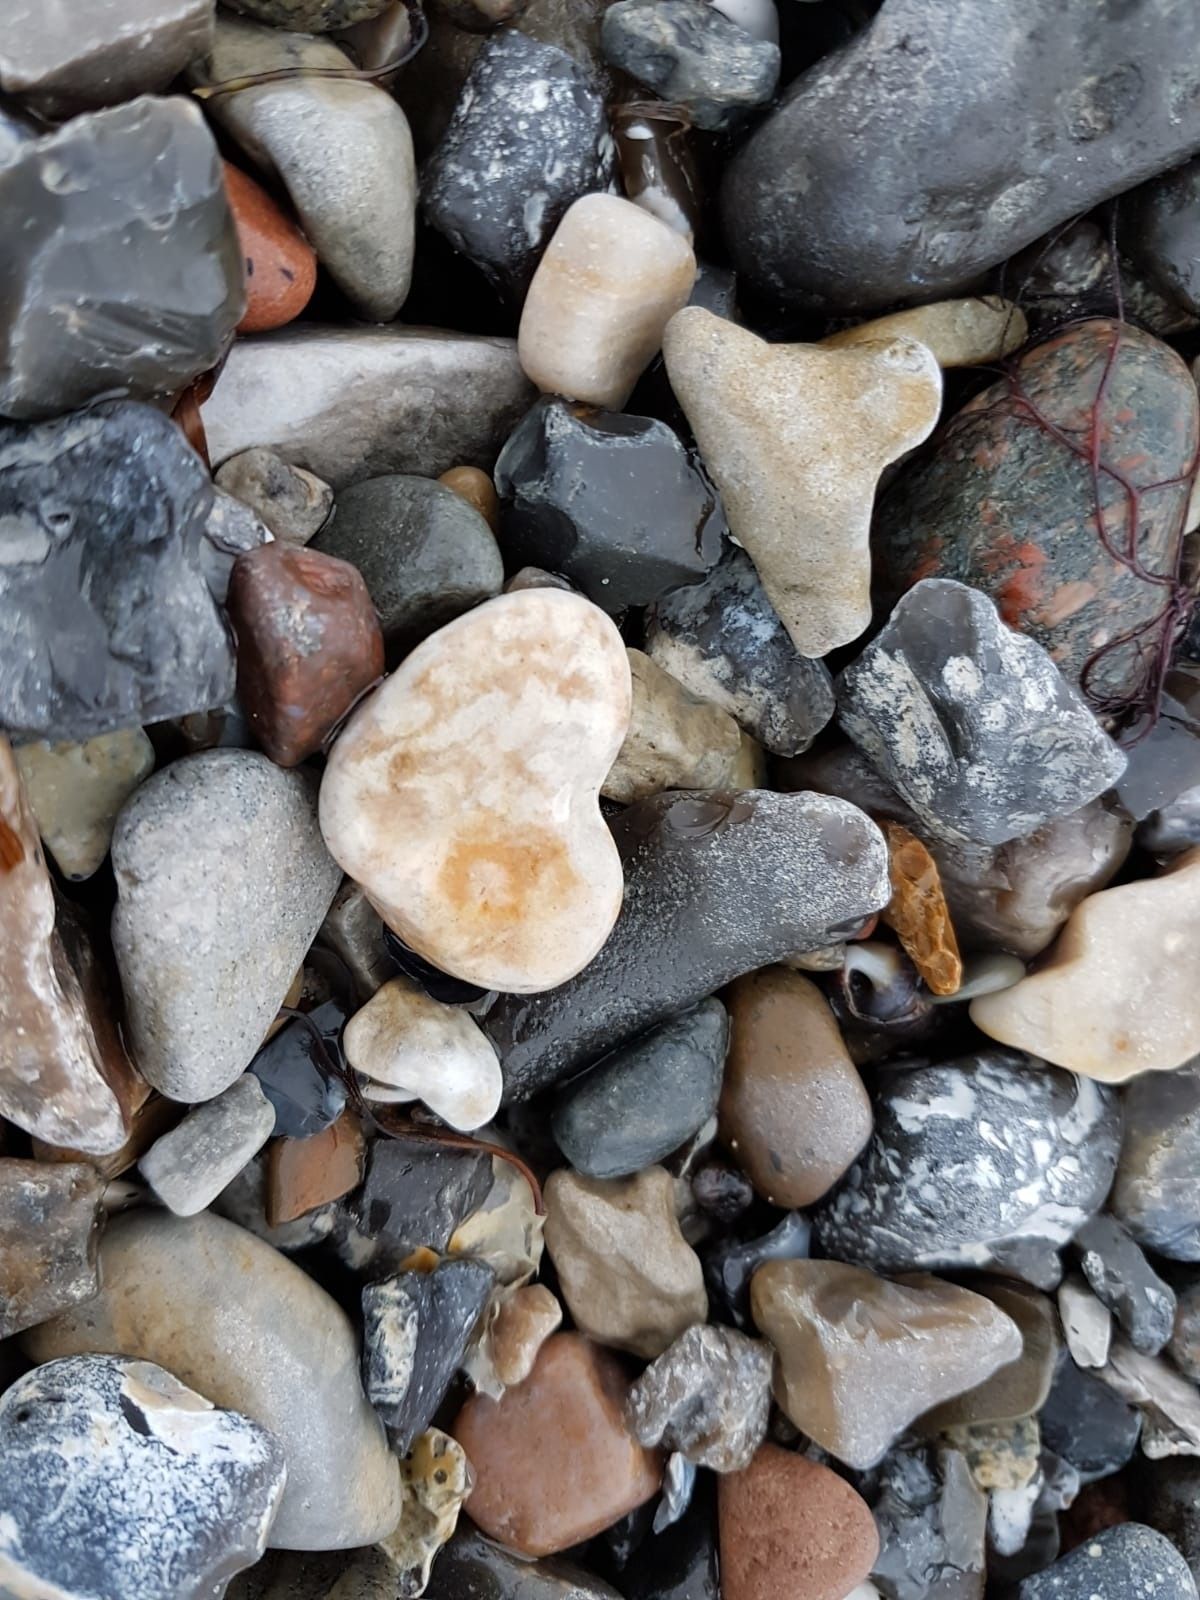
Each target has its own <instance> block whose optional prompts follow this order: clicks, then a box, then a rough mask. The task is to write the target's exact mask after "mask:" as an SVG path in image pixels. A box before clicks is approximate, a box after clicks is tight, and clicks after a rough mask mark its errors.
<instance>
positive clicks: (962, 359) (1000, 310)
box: [821, 294, 1029, 367]
mask: <svg viewBox="0 0 1200 1600" xmlns="http://www.w3.org/2000/svg"><path fill="white" fill-rule="evenodd" d="M1028 337H1029V323H1028V322H1027V321H1026V320H1025V313H1024V312H1023V311H1022V310H1021V308H1020V306H1017V305H1014V304H1013V302H1012V301H1011V300H1004V299H1001V297H1000V296H999V295H994V294H989V295H974V296H972V297H971V298H970V299H969V300H935V301H934V303H933V304H932V305H930V306H912V307H910V309H909V310H907V311H893V312H892V314H891V315H890V316H888V317H873V318H872V319H871V321H870V322H860V323H859V325H858V326H857V328H843V329H842V331H841V332H840V333H831V334H830V335H829V337H828V339H822V341H821V343H822V344H823V345H824V346H825V348H826V349H827V350H845V349H846V348H847V347H848V346H850V345H855V344H872V343H874V342H876V341H878V340H880V339H900V338H909V339H918V340H920V342H921V343H922V344H923V345H927V346H928V348H929V349H930V350H932V351H933V357H934V360H935V361H936V362H937V364H938V366H939V367H977V366H979V365H980V364H981V363H982V362H985V361H999V360H1000V359H1001V357H1002V356H1006V355H1008V354H1009V352H1010V351H1012V350H1017V349H1019V348H1020V347H1021V345H1023V344H1024V343H1025V341H1026V339H1027V338H1028Z"/></svg>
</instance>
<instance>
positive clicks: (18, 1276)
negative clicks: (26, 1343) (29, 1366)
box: [0, 1156, 103, 1339]
mask: <svg viewBox="0 0 1200 1600" xmlns="http://www.w3.org/2000/svg"><path fill="white" fill-rule="evenodd" d="M101 1202H102V1184H101V1180H100V1178H99V1176H98V1174H97V1173H96V1170H95V1168H94V1167H92V1166H91V1165H90V1164H88V1163H86V1162H73V1161H72V1162H64V1163H62V1164H61V1165H50V1164H48V1163H47V1162H45V1161H19V1160H16V1159H14V1158H13V1157H11V1156H0V1339H7V1338H9V1337H10V1336H11V1335H12V1334H14V1333H20V1332H21V1331H22V1330H23V1329H25V1328H33V1327H36V1326H37V1324H38V1323H39V1322H45V1321H46V1319H47V1318H48V1317H53V1316H55V1315H56V1314H57V1313H58V1312H60V1311H65V1310H66V1309H67V1307H68V1306H73V1305H76V1304H78V1302H79V1301H81V1300H89V1299H90V1298H91V1297H92V1295H94V1294H95V1293H96V1290H97V1289H98V1288H99V1287H100V1279H99V1275H98V1273H97V1270H96V1246H97V1243H98V1241H99V1237H100V1228H101V1225H102V1222H103V1210H102V1204H101Z"/></svg>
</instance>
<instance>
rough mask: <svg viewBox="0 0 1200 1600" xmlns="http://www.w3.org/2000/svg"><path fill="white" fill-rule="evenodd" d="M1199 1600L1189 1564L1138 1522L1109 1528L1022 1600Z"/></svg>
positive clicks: (1043, 1576) (1040, 1578)
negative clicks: (1196, 1598)
mask: <svg viewBox="0 0 1200 1600" xmlns="http://www.w3.org/2000/svg"><path fill="white" fill-rule="evenodd" d="M1134 1595H1136V1596H1137V1597H1138V1600H1195V1597H1196V1584H1195V1581H1194V1580H1193V1578H1192V1574H1191V1571H1190V1569H1189V1567H1188V1564H1187V1562H1186V1561H1185V1560H1184V1559H1183V1557H1182V1556H1181V1555H1180V1554H1179V1552H1178V1550H1176V1549H1175V1547H1174V1545H1172V1544H1171V1542H1170V1540H1168V1539H1164V1538H1163V1536H1162V1534H1161V1533H1156V1532H1155V1531H1154V1529H1153V1528H1147V1527H1145V1526H1144V1525H1143V1524H1141V1523H1139V1522H1122V1523H1119V1524H1118V1525H1117V1526H1116V1527H1113V1528H1104V1529H1103V1530H1102V1531H1101V1532H1100V1533H1098V1534H1096V1536H1095V1537H1094V1538H1092V1539H1088V1540H1087V1541H1086V1542H1085V1543H1083V1544H1081V1545H1079V1546H1078V1547H1077V1548H1076V1549H1074V1550H1072V1551H1071V1553H1070V1555H1066V1556H1063V1557H1062V1559H1061V1560H1060V1561H1056V1562H1055V1563H1054V1565H1053V1566H1052V1567H1047V1568H1046V1569H1045V1571H1044V1572H1038V1573H1035V1574H1034V1576H1033V1577H1032V1578H1026V1579H1025V1581H1024V1583H1023V1584H1022V1585H1021V1587H1020V1589H1019V1590H1018V1591H1017V1596H1018V1600H1131V1597H1132V1596H1134Z"/></svg>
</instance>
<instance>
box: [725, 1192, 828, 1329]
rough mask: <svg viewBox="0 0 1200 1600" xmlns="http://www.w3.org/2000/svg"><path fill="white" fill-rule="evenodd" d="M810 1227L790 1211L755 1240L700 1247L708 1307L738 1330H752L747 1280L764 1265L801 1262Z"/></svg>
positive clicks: (803, 1257)
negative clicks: (777, 1262)
mask: <svg viewBox="0 0 1200 1600" xmlns="http://www.w3.org/2000/svg"><path fill="white" fill-rule="evenodd" d="M811 1233H812V1225H811V1224H810V1222H809V1220H808V1218H807V1217H806V1216H805V1215H804V1213H803V1212H802V1211H789V1212H788V1213H787V1215H786V1216H785V1217H784V1219H783V1221H782V1222H780V1223H777V1224H776V1226H775V1227H774V1228H772V1229H771V1231H770V1233H764V1234H763V1235H762V1237H761V1238H757V1239H720V1240H718V1241H717V1243H716V1244H714V1245H711V1246H710V1247H709V1248H708V1249H705V1248H704V1247H703V1246H702V1247H701V1259H702V1260H703V1262H704V1281H705V1282H706V1284H707V1285H708V1296H709V1303H710V1305H711V1306H712V1307H713V1308H714V1309H716V1308H718V1307H719V1308H720V1310H721V1312H722V1313H723V1314H724V1315H725V1316H726V1317H728V1318H729V1320H730V1321H731V1322H732V1323H733V1324H734V1325H735V1326H736V1327H739V1328H746V1327H750V1326H752V1318H751V1316H750V1279H751V1278H752V1277H753V1276H754V1274H755V1273H756V1272H757V1271H758V1269H759V1267H761V1266H762V1264H763V1262H764V1261H804V1260H806V1259H807V1257H808V1246H809V1239H810V1236H811Z"/></svg>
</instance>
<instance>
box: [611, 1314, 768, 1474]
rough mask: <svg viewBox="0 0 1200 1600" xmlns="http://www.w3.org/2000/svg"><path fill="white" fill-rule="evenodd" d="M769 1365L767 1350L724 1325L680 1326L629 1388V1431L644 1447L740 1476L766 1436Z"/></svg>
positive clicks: (755, 1341)
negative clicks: (677, 1331)
mask: <svg viewBox="0 0 1200 1600" xmlns="http://www.w3.org/2000/svg"><path fill="white" fill-rule="evenodd" d="M773 1361H774V1354H773V1352H772V1350H771V1347H770V1346H769V1345H766V1344H763V1343H761V1342H760V1341H759V1340H756V1339H748V1338H747V1337H746V1335H745V1334H744V1333H736V1332H735V1331H734V1330H733V1329H732V1328H720V1327H691V1328H688V1329H687V1330H686V1331H685V1332H684V1333H681V1334H680V1336H679V1338H678V1339H676V1340H675V1342H674V1344H672V1345H670V1346H669V1347H668V1348H667V1349H666V1350H664V1351H663V1353H662V1355H660V1356H659V1357H658V1358H657V1360H655V1361H653V1362H651V1364H650V1365H649V1366H648V1367H647V1368H646V1370H645V1372H643V1373H642V1375H641V1377H640V1378H639V1379H638V1380H637V1382H636V1383H635V1384H634V1386H633V1388H632V1389H631V1390H630V1391H629V1399H628V1401H627V1402H626V1406H625V1415H626V1417H627V1418H628V1420H629V1426H630V1428H631V1429H632V1430H633V1433H634V1435H635V1437H636V1438H637V1439H638V1440H639V1441H640V1443H642V1444H644V1445H646V1446H648V1447H654V1446H658V1445H661V1446H662V1447H663V1448H664V1449H667V1450H674V1451H678V1452H679V1453H680V1454H681V1455H683V1456H684V1457H685V1458H686V1459H687V1460H688V1461H690V1462H693V1463H694V1464H695V1465H696V1466H698V1467H711V1468H712V1470H713V1471H714V1472H740V1471H741V1470H742V1469H743V1468H744V1467H748V1466H749V1465H750V1459H751V1457H752V1456H753V1455H754V1452H755V1451H756V1450H757V1449H758V1447H759V1445H761V1444H762V1442H763V1439H764V1437H765V1435H766V1431H767V1413H768V1411H769V1410H770V1408H771V1367H772V1364H773Z"/></svg>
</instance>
